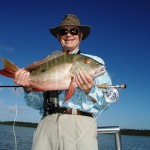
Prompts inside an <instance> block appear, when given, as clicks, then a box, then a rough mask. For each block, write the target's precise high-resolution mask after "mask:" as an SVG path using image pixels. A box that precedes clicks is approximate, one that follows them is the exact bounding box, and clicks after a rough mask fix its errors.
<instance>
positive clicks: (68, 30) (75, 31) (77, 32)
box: [58, 28, 79, 36]
mask: <svg viewBox="0 0 150 150" xmlns="http://www.w3.org/2000/svg"><path fill="white" fill-rule="evenodd" d="M58 33H59V35H61V36H64V35H67V34H68V33H70V34H71V35H78V34H79V30H78V29H75V28H71V29H60V30H59V31H58Z"/></svg>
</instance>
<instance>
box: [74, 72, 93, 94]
mask: <svg viewBox="0 0 150 150" xmlns="http://www.w3.org/2000/svg"><path fill="white" fill-rule="evenodd" d="M76 83H77V85H78V87H79V88H80V89H82V90H83V91H84V92H85V93H86V94H88V93H89V92H90V90H91V88H92V86H93V85H94V81H93V79H92V77H91V76H90V75H89V74H88V73H87V72H86V71H79V72H78V73H77V76H76Z"/></svg>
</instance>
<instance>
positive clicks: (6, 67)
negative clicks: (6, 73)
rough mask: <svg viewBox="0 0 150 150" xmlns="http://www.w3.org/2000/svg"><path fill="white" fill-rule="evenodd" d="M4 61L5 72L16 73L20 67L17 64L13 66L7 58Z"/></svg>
mask: <svg viewBox="0 0 150 150" xmlns="http://www.w3.org/2000/svg"><path fill="white" fill-rule="evenodd" d="M2 61H3V66H4V69H5V70H12V71H14V72H15V71H17V70H18V69H19V67H17V66H16V65H15V64H13V63H12V62H11V61H9V60H8V59H6V58H2Z"/></svg>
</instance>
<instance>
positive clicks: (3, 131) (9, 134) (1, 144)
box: [0, 125, 150, 150]
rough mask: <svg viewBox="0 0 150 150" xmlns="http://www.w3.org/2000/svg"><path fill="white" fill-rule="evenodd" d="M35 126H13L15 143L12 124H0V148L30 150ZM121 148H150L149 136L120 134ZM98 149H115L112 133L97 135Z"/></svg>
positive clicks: (127, 149)
mask: <svg viewBox="0 0 150 150" xmlns="http://www.w3.org/2000/svg"><path fill="white" fill-rule="evenodd" d="M34 131H35V128H27V127H15V134H16V139H17V144H15V138H14V133H13V127H12V126H6V125H0V150H31V145H32V136H33V133H34ZM121 140H122V150H150V137H144V136H126V135H122V136H121ZM98 141H99V146H100V149H99V150H115V141H114V135H112V134H101V135H98Z"/></svg>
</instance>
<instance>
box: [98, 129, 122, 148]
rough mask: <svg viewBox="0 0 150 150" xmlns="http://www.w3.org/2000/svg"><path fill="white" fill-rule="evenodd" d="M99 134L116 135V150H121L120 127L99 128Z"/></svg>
mask: <svg viewBox="0 0 150 150" xmlns="http://www.w3.org/2000/svg"><path fill="white" fill-rule="evenodd" d="M97 133H98V134H99V133H100V134H114V136H115V137H114V138H115V148H116V150H121V149H122V147H121V134H120V127H119V126H105V127H98V128H97Z"/></svg>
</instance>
